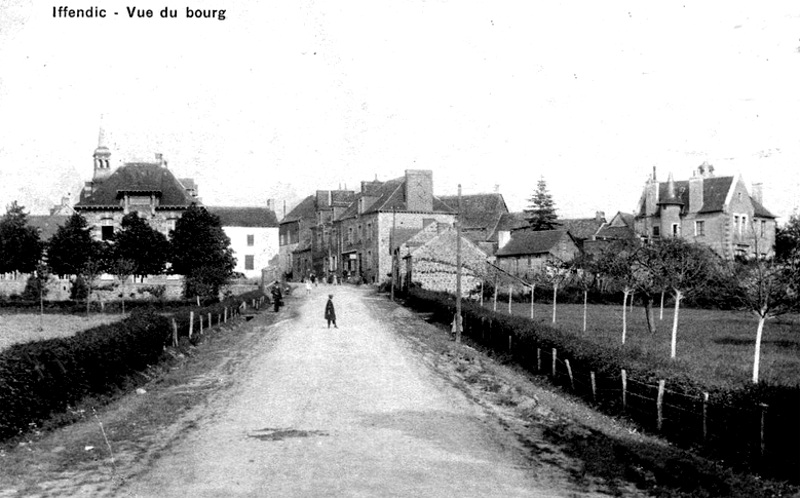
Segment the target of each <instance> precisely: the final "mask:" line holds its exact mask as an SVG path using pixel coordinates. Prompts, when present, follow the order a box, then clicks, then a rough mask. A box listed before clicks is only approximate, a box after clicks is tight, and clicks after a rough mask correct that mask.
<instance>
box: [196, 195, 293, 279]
mask: <svg viewBox="0 0 800 498" xmlns="http://www.w3.org/2000/svg"><path fill="white" fill-rule="evenodd" d="M206 209H207V210H208V212H209V213H211V214H213V215H216V216H218V217H219V219H220V223H221V225H222V230H223V231H224V232H225V235H227V236H228V238H229V239H230V241H231V249H233V255H234V257H235V258H236V268H234V271H235V272H238V273H241V274H243V275H244V276H245V277H246V278H248V279H252V278H258V279H260V278H261V270H262V269H264V268H266V267H267V266H269V262H270V260H272V259H273V258H274V257H275V256H276V255H277V254H278V251H279V245H278V219H277V218H276V216H275V212H274V211H273V210H272V209H271V206H269V205H268V206H267V207H258V206H251V207H223V206H214V207H206Z"/></svg>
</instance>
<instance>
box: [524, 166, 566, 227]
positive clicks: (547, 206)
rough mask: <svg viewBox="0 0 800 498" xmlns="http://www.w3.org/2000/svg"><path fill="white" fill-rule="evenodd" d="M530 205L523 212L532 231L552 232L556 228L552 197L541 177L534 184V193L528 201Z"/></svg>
mask: <svg viewBox="0 0 800 498" xmlns="http://www.w3.org/2000/svg"><path fill="white" fill-rule="evenodd" d="M528 202H530V205H529V206H528V209H526V210H525V215H526V219H527V220H528V223H530V225H531V227H532V228H533V229H534V230H552V229H553V228H555V227H556V226H557V223H556V219H558V216H556V208H555V203H554V202H553V197H552V196H551V195H550V193H549V192H548V191H547V182H545V181H544V178H543V177H540V178H539V182H538V183H537V184H536V192H534V194H533V197H531V198H530V199H528Z"/></svg>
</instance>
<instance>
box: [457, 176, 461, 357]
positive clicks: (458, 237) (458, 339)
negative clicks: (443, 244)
mask: <svg viewBox="0 0 800 498" xmlns="http://www.w3.org/2000/svg"><path fill="white" fill-rule="evenodd" d="M456 342H458V343H460V342H461V184H460V183H459V184H458V212H457V213H456Z"/></svg>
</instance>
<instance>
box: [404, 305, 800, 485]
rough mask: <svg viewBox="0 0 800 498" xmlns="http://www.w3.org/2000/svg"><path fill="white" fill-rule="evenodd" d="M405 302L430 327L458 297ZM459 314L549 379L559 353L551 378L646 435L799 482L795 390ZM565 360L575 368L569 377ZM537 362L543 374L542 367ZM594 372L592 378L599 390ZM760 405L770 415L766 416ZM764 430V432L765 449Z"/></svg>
mask: <svg viewBox="0 0 800 498" xmlns="http://www.w3.org/2000/svg"><path fill="white" fill-rule="evenodd" d="M405 303H406V305H407V306H409V307H411V308H413V309H416V310H419V311H423V312H428V313H431V318H430V319H431V321H436V322H440V323H446V324H450V323H451V322H452V320H453V317H454V315H455V299H454V297H453V296H450V295H448V294H444V293H435V292H430V291H425V290H421V289H412V290H410V291H409V292H408V293H407V295H406V301H405ZM462 313H463V325H464V331H463V334H464V335H465V336H467V337H469V338H470V339H471V340H473V341H475V342H477V343H479V344H482V345H484V346H486V347H488V348H489V349H490V350H492V351H494V352H496V353H497V354H499V355H504V356H506V357H508V358H509V359H510V360H511V361H513V362H514V363H516V364H518V365H520V366H521V367H523V368H525V369H526V370H528V371H530V372H532V373H534V374H549V375H551V376H552V372H551V364H552V350H553V348H555V349H556V350H557V358H556V360H557V364H558V368H557V373H556V376H555V377H554V378H553V379H552V380H553V381H554V382H555V383H556V384H558V385H561V386H563V387H565V388H567V389H570V390H572V392H573V393H574V394H576V395H578V396H581V397H583V398H585V399H586V400H588V401H590V402H592V403H594V404H595V406H596V407H597V408H598V409H600V410H602V411H604V412H606V413H609V414H611V415H615V416H617V415H624V416H625V417H626V418H629V419H631V420H632V421H634V422H636V423H637V424H638V425H640V426H641V427H642V428H644V429H647V430H651V431H653V432H658V433H659V434H660V435H662V436H664V437H666V438H667V439H668V440H670V441H672V442H674V443H676V444H679V445H681V446H683V447H693V448H696V449H700V450H701V451H702V452H703V453H705V454H707V455H709V456H711V457H714V458H717V459H719V460H724V461H725V462H726V463H729V464H732V465H733V466H734V467H738V468H746V469H747V470H750V471H758V472H762V473H764V474H768V475H773V476H776V477H779V478H784V479H790V480H794V481H798V480H800V476H798V474H797V469H798V468H800V423H798V421H800V388H798V387H788V386H779V385H769V384H766V383H762V384H758V385H752V384H742V385H740V386H737V387H731V388H721V387H711V386H708V385H704V384H703V382H702V380H700V379H694V378H690V377H688V376H687V375H686V374H685V373H684V372H682V371H680V370H679V369H678V368H675V367H674V366H673V365H671V364H670V362H669V361H668V360H666V359H662V358H656V357H653V356H648V355H645V354H644V353H642V352H641V351H637V350H635V349H630V350H621V349H618V348H613V347H611V346H605V345H602V344H597V343H594V342H591V341H589V340H587V339H583V338H581V337H578V336H575V335H572V334H567V333H564V332H562V331H560V330H558V329H557V328H555V327H552V326H550V325H547V324H542V323H538V322H534V321H532V320H529V319H527V318H525V317H521V316H511V315H506V314H500V313H495V312H493V311H491V310H490V309H486V308H482V307H480V306H479V305H477V304H476V303H474V302H472V301H468V300H465V301H463V302H462ZM509 337H510V338H511V344H512V347H511V348H510V349H509ZM537 350H538V353H537ZM537 354H538V358H537ZM564 360H569V362H570V367H571V369H572V374H573V375H572V378H570V376H569V375H568V371H567V369H566V367H565V363H564ZM539 362H541V363H542V371H540V370H539V368H538V366H539V365H538V364H539ZM623 369H624V370H625V371H626V374H627V378H628V379H632V380H630V381H628V383H627V393H628V394H627V407H626V408H627V409H626V410H625V411H624V413H623V406H622V395H621V391H622V389H621V371H622V370H623ZM591 372H593V373H594V376H595V387H596V389H595V390H594V391H593V390H592V388H591V379H590V375H591ZM659 380H664V381H665V385H666V386H667V387H668V390H665V393H664V395H663V396H664V397H663V404H662V406H663V414H662V415H663V423H662V427H661V429H660V430H658V427H657V420H658V416H657V409H656V406H657V405H656V402H655V400H656V397H657V391H658V387H657V386H658V382H659ZM703 392H708V393H709V395H710V398H709V399H710V400H711V401H710V402H709V403H707V404H706V413H705V421H706V423H705V427H706V431H705V433H704V430H703V427H704V422H703V420H704V418H703V417H704V416H703V401H702V399H703V398H702V393H703ZM762 405H766V406H768V409H766V410H764V409H763V406H762ZM762 424H763V425H762ZM762 426H763V427H764V429H765V430H764V433H763V436H764V439H763V447H762V432H761V428H762ZM762 448H763V455H762Z"/></svg>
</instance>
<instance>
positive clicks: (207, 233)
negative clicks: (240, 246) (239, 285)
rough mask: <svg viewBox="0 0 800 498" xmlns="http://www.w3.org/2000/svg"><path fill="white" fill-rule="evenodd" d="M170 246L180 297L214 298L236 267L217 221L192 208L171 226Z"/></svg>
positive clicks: (226, 240) (194, 206)
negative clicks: (180, 286)
mask: <svg viewBox="0 0 800 498" xmlns="http://www.w3.org/2000/svg"><path fill="white" fill-rule="evenodd" d="M170 243H171V251H170V252H171V255H172V271H173V272H174V273H177V274H180V275H183V276H184V289H183V291H184V296H185V297H187V298H190V297H195V296H197V297H212V296H217V295H218V294H219V289H220V287H221V286H222V285H224V284H225V283H227V281H228V279H229V278H230V277H231V275H232V274H233V269H234V268H235V267H236V258H234V257H233V250H232V249H231V247H230V239H229V238H228V236H227V235H225V232H224V231H223V230H222V226H221V225H220V221H219V217H217V216H215V215H213V214H211V213H209V212H208V211H206V209H205V208H204V207H199V206H197V205H196V204H192V205H191V206H189V209H187V210H186V212H184V213H183V216H181V217H180V219H178V221H177V222H176V223H175V230H172V231H171V232H170Z"/></svg>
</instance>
